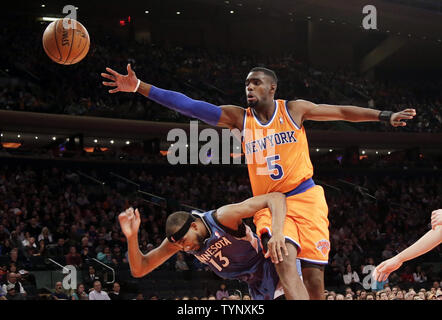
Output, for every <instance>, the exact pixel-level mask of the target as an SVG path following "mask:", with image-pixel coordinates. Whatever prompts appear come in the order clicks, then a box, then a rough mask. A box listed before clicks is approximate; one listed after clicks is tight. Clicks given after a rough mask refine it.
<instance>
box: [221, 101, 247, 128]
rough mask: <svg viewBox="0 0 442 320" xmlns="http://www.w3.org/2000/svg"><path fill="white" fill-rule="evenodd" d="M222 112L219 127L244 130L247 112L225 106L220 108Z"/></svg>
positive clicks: (235, 107)
mask: <svg viewBox="0 0 442 320" xmlns="http://www.w3.org/2000/svg"><path fill="white" fill-rule="evenodd" d="M220 108H221V110H222V112H221V117H220V119H219V122H218V127H224V128H229V129H235V128H236V129H239V130H242V129H243V124H244V113H245V110H244V109H243V108H241V107H238V106H233V105H223V106H220Z"/></svg>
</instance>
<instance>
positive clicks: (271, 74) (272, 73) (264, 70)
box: [249, 67, 278, 84]
mask: <svg viewBox="0 0 442 320" xmlns="http://www.w3.org/2000/svg"><path fill="white" fill-rule="evenodd" d="M250 72H262V73H264V74H265V75H267V76H269V77H271V78H272V79H273V81H275V83H276V84H278V77H277V76H276V73H275V71H273V70H270V69H267V68H264V67H255V68H252V70H250V71H249V73H250Z"/></svg>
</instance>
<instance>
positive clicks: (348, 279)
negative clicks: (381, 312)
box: [342, 264, 361, 291]
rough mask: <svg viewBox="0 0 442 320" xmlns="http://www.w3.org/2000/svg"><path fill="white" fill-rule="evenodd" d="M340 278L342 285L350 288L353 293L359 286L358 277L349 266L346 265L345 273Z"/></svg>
mask: <svg viewBox="0 0 442 320" xmlns="http://www.w3.org/2000/svg"><path fill="white" fill-rule="evenodd" d="M342 277H343V280H344V284H345V285H347V286H350V287H351V289H352V290H353V291H356V290H357V289H358V288H359V287H360V286H361V282H360V280H359V275H358V273H357V272H356V271H355V270H352V268H351V265H350V264H348V265H347V267H346V271H345V273H344V275H343V276H342Z"/></svg>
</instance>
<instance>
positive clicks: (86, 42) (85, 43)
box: [72, 39, 89, 61]
mask: <svg viewBox="0 0 442 320" xmlns="http://www.w3.org/2000/svg"><path fill="white" fill-rule="evenodd" d="M88 43H89V41H88V40H87V39H86V40H85V41H84V46H83V49H81V51H80V53H79V54H77V56H76V57H74V58H73V59H72V61H74V60H75V59H77V58H78V57H80V56H81V55H82V54H83V51H84V49H86V47H87V45H88Z"/></svg>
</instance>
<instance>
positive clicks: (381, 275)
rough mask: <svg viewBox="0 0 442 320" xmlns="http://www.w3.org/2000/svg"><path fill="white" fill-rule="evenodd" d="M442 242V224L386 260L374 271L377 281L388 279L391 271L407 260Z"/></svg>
mask: <svg viewBox="0 0 442 320" xmlns="http://www.w3.org/2000/svg"><path fill="white" fill-rule="evenodd" d="M441 243H442V226H437V227H436V228H435V229H431V230H430V231H428V232H427V233H426V234H424V235H423V236H422V237H421V238H420V239H419V240H417V241H416V242H415V243H414V244H412V245H411V246H410V247H408V248H407V249H405V250H403V251H402V252H400V253H399V254H397V255H396V256H394V257H393V258H390V259H388V260H385V261H384V262H382V263H381V264H380V265H379V266H377V267H376V269H375V270H374V271H373V278H374V279H376V280H377V281H385V280H387V278H388V276H389V275H390V273H392V272H393V271H395V270H397V269H399V268H400V267H401V266H402V264H403V263H404V262H405V261H408V260H411V259H414V258H416V257H418V256H421V255H423V254H425V253H427V252H428V251H430V250H431V249H433V248H435V247H436V246H438V245H439V244H441Z"/></svg>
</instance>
